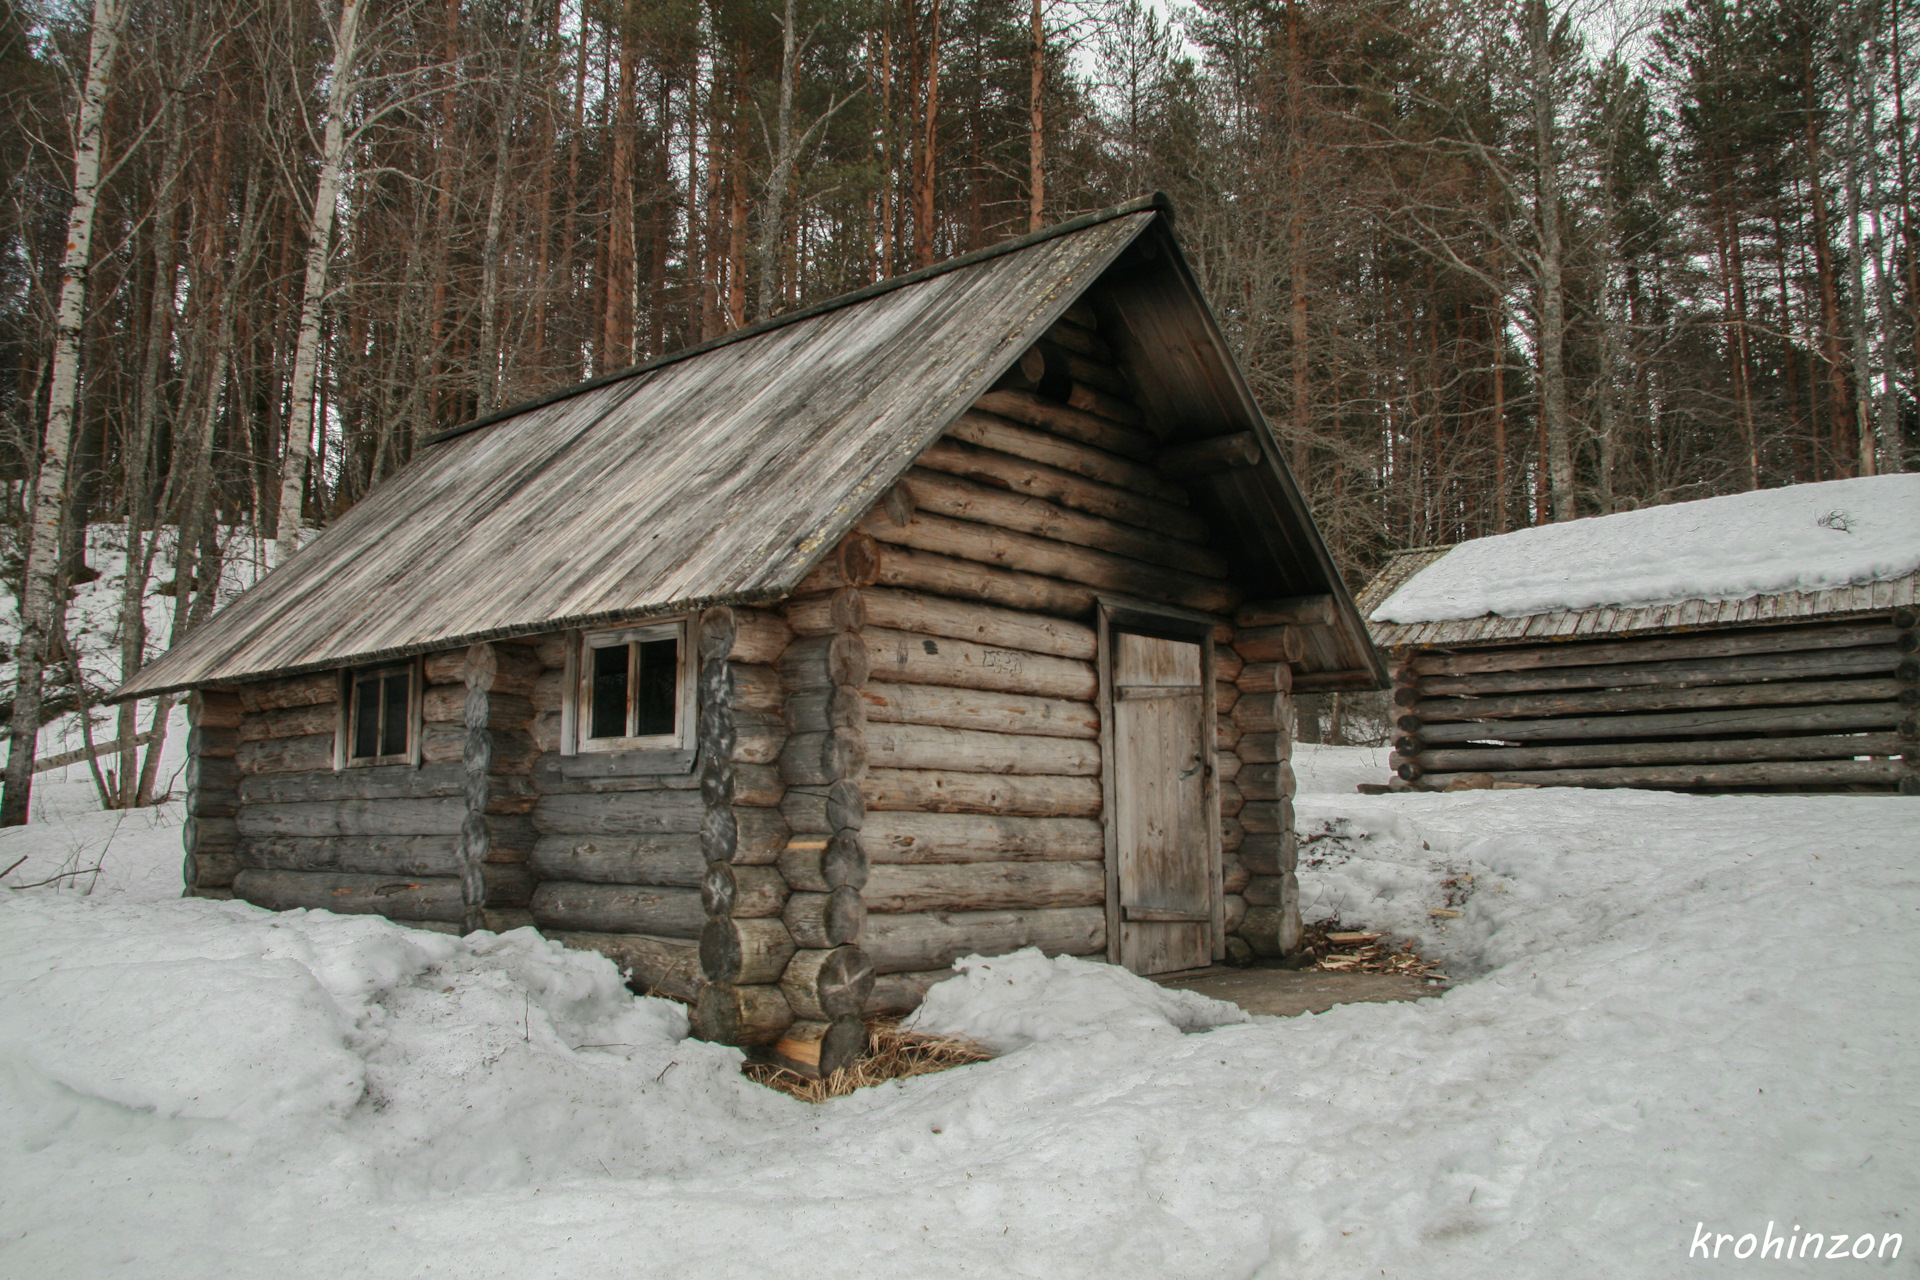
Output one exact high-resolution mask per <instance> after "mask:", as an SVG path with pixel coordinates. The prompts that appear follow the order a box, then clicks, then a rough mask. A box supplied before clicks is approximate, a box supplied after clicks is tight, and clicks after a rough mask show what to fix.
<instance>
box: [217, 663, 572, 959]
mask: <svg viewBox="0 0 1920 1280" xmlns="http://www.w3.org/2000/svg"><path fill="white" fill-rule="evenodd" d="M537 671H538V662H537V659H536V657H535V655H534V653H533V651H532V650H531V649H530V648H529V647H527V646H523V645H516V644H494V645H476V646H474V647H473V648H471V649H458V650H451V651H447V652H443V653H436V654H429V655H427V656H426V657H425V658H423V659H421V660H419V661H418V663H417V665H416V677H417V678H418V679H419V680H420V681H421V690H420V703H421V716H422V722H421V729H420V740H419V748H420V757H421V764H420V765H419V766H418V767H416V766H414V765H411V764H393V765H373V766H366V767H348V768H344V769H340V770H337V771H336V770H335V769H334V767H333V765H334V746H335V740H336V734H337V731H338V725H339V721H340V716H341V707H340V678H339V675H338V673H335V672H321V673H317V674H313V675H306V676H296V677H291V678H287V679H280V680H270V681H260V682H256V683H253V684H249V685H244V686H241V687H239V688H237V689H233V690H203V691H201V692H199V693H198V694H196V695H195V701H196V705H197V706H198V707H199V708H200V709H199V710H198V711H196V712H195V713H194V714H195V715H197V716H198V717H199V720H198V721H197V722H196V730H197V729H199V728H200V727H201V725H202V724H204V726H205V728H206V729H207V733H206V734H204V735H202V736H201V738H200V746H199V750H200V751H201V752H204V753H208V755H209V759H210V760H211V759H213V758H214V757H212V756H211V754H210V753H212V752H214V751H217V750H221V749H227V748H229V747H230V749H231V755H230V757H229V758H228V759H229V764H228V766H227V769H228V771H230V772H227V773H223V775H222V776H230V777H231V778H232V784H231V792H230V794H231V797H232V798H231V801H230V803H231V806H232V816H231V817H230V818H226V819H224V820H223V821H224V822H225V823H226V824H227V825H226V826H223V827H220V828H217V829H216V828H209V827H208V826H207V825H206V823H205V822H203V821H199V820H198V819H197V817H196V818H195V819H193V820H191V821H192V823H193V825H192V826H190V830H189V833H188V844H189V849H190V852H191V855H192V856H193V859H194V861H195V862H196V864H198V865H199V870H200V873H201V874H200V885H199V888H198V889H197V890H196V891H198V892H201V893H208V892H211V891H212V890H213V889H214V888H216V887H217V886H213V885H210V884H209V882H208V877H207V872H208V871H212V870H216V868H215V866H214V865H213V864H210V863H203V862H202V861H201V860H202V858H204V857H206V856H208V855H207V850H208V849H209V847H210V842H213V841H218V840H222V839H225V840H229V841H230V844H229V845H228V849H229V850H230V853H229V858H230V861H229V862H228V863H227V864H225V868H226V869H227V871H228V884H229V885H230V890H229V892H230V893H231V895H232V896H234V897H239V898H243V899H245V900H247V901H249V902H252V903H254V904H256V905H258V906H263V907H267V908H270V909H273V910H288V909H292V908H300V907H305V908H310V909H324V910H329V911H337V912H342V913H348V914H375V915H383V916H386V917H388V918H390V919H393V920H397V921H403V922H405V923H408V924H411V925H414V926H416V927H420V928H430V929H437V930H440V931H443V932H467V931H471V930H473V929H477V928H486V929H493V930H496V931H498V930H505V929H513V928H519V927H521V926H523V925H527V924H530V923H532V920H533V917H532V915H531V914H530V913H529V912H528V910H527V907H528V903H529V900H530V898H531V896H532V893H533V879H534V878H533V874H532V872H531V870H530V868H529V867H528V865H527V863H528V858H529V855H530V853H531V850H532V847H533V828H532V825H531V823H530V821H529V817H528V815H529V813H530V812H531V810H532V808H533V791H532V787H531V785H530V781H529V778H528V774H529V772H530V771H531V768H532V764H533V759H534V753H533V745H532V741H531V738H530V736H529V733H528V722H529V720H530V718H531V714H532V711H531V704H530V703H529V701H528V695H529V694H530V693H531V692H532V687H533V681H534V677H535V674H536V672H537ZM190 749H191V748H190ZM200 772H201V773H202V774H203V775H204V774H206V773H207V769H206V768H205V767H204V766H203V767H202V769H201V771H200ZM203 785H204V783H203ZM202 807H205V806H202ZM229 833H230V834H229Z"/></svg>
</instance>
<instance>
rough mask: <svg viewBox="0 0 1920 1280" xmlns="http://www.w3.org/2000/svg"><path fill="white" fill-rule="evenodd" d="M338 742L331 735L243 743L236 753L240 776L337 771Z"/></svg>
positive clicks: (235, 758)
mask: <svg viewBox="0 0 1920 1280" xmlns="http://www.w3.org/2000/svg"><path fill="white" fill-rule="evenodd" d="M334 743H335V738H334V735H333V734H332V733H331V732H328V733H315V734H309V735H308V736H306V737H304V738H264V739H261V740H259V741H255V742H243V743H241V744H240V746H239V747H238V748H237V749H236V750H235V751H234V755H233V762H234V765H235V767H236V768H237V769H238V771H239V772H240V773H245V774H260V773H307V772H312V771H315V770H321V769H331V768H333V751H334Z"/></svg>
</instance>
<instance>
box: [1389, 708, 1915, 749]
mask: <svg viewBox="0 0 1920 1280" xmlns="http://www.w3.org/2000/svg"><path fill="white" fill-rule="evenodd" d="M1900 717H1901V710H1900V704H1899V703H1897V702H1891V701H1889V702H1859V703H1845V704H1842V705H1839V706H1824V707H1822V706H1815V707H1804V708H1794V709H1787V710H1782V709H1778V708H1772V707H1743V708H1737V709H1733V710H1723V711H1682V712H1676V713H1673V714H1669V715H1639V716H1567V717H1559V718H1554V719H1549V720H1500V721H1497V722H1495V723H1493V724H1482V723H1472V722H1468V723H1457V722H1456V723H1451V724H1430V725H1429V724H1421V723H1420V722H1419V721H1418V720H1414V719H1413V717H1411V716H1409V717H1406V719H1408V720H1412V721H1413V724H1414V725H1415V726H1416V730H1415V736H1416V739H1417V741H1418V742H1419V743H1420V744H1422V745H1423V746H1439V745H1442V744H1446V743H1465V742H1485V741H1488V740H1489V739H1496V740H1499V741H1502V742H1551V741H1556V740H1563V741H1572V740H1591V739H1596V738H1615V739H1632V738H1663V737H1674V736H1680V735H1687V736H1697V735H1704V734H1728V733H1819V732H1823V731H1833V730H1841V729H1886V728H1891V727H1893V726H1895V725H1897V724H1899V723H1900ZM1401 727H1402V728H1403V729H1404V728H1406V725H1405V724H1404V723H1403V724H1402V725H1401Z"/></svg>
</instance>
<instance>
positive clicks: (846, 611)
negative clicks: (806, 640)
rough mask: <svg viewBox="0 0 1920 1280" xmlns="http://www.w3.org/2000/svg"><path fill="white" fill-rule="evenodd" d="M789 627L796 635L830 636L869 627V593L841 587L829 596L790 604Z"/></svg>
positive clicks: (788, 604) (793, 601)
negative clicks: (867, 594)
mask: <svg viewBox="0 0 1920 1280" xmlns="http://www.w3.org/2000/svg"><path fill="white" fill-rule="evenodd" d="M786 616H787V626H788V628H789V629H791V630H792V632H793V634H794V635H797V636H831V635H837V634H839V633H840V632H842V631H858V630H860V629H861V628H862V627H864V626H866V625H867V607H866V593H865V592H864V591H863V590H861V589H860V588H859V587H841V588H839V589H837V590H835V591H831V592H828V593H827V594H826V595H819V596H808V597H805V598H803V599H795V600H789V601H788V602H787V615H786Z"/></svg>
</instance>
